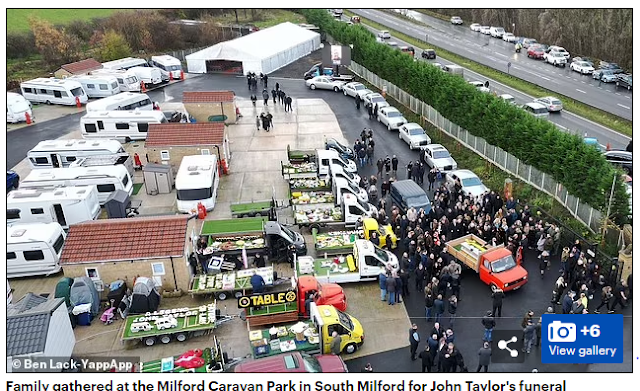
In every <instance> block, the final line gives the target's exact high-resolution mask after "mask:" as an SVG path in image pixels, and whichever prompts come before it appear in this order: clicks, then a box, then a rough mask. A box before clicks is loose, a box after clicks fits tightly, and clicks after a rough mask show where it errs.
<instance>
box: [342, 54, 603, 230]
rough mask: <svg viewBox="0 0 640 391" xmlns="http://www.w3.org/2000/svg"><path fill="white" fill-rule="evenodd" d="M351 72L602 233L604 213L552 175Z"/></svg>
mask: <svg viewBox="0 0 640 391" xmlns="http://www.w3.org/2000/svg"><path fill="white" fill-rule="evenodd" d="M351 70H352V71H353V72H354V73H355V74H357V75H358V76H360V77H361V78H363V79H365V80H367V81H368V82H369V83H371V84H373V85H374V86H376V87H378V88H379V89H381V90H385V89H386V91H387V94H389V95H391V96H392V97H393V98H394V99H396V100H397V101H398V102H400V103H402V104H403V105H404V106H406V107H407V108H409V109H410V110H411V111H413V112H414V113H416V114H418V115H420V116H422V118H424V119H425V120H427V121H428V122H429V123H431V124H432V125H433V126H435V127H436V128H438V129H440V130H442V131H443V132H446V133H447V134H448V135H449V136H451V137H453V138H454V139H456V140H457V141H458V142H460V143H461V144H463V145H464V146H465V147H467V148H469V149H471V150H473V151H474V152H475V153H477V154H478V155H480V156H482V157H483V158H484V159H486V160H488V161H489V162H491V163H493V164H494V165H496V166H498V167H500V169H502V170H503V171H506V172H508V173H509V174H511V175H513V176H515V177H517V178H519V179H521V180H522V181H524V182H526V183H528V184H530V185H531V186H533V187H535V188H536V189H538V190H540V191H543V192H545V193H546V194H548V195H550V196H552V197H554V198H555V199H556V200H557V201H558V202H559V203H560V204H562V205H563V206H564V207H565V208H566V209H567V210H568V211H569V213H571V215H573V216H574V217H575V218H576V219H578V220H580V221H581V222H582V223H583V224H585V225H586V226H587V227H589V229H590V230H591V231H593V232H598V231H599V230H600V228H601V220H602V213H601V212H600V211H599V210H597V209H594V208H592V207H591V206H589V205H587V204H586V203H584V202H582V201H581V200H580V199H579V198H578V197H575V196H573V195H571V194H569V193H568V192H567V190H566V189H565V187H564V186H563V185H562V184H561V183H558V182H556V181H555V180H554V179H553V177H551V176H550V175H548V174H546V173H544V172H542V171H540V170H538V169H536V168H534V167H532V166H530V165H528V164H525V163H523V162H521V161H520V159H518V158H516V157H515V156H513V155H511V154H509V153H507V152H506V151H504V150H503V149H501V148H499V147H496V146H494V145H491V144H489V143H488V142H486V141H485V140H484V139H483V138H480V137H476V136H474V135H472V134H471V133H469V132H468V131H467V130H465V129H463V128H461V127H460V126H458V125H456V124H454V123H453V122H451V121H449V120H448V119H446V118H444V117H443V116H442V115H440V113H438V112H437V111H436V110H435V109H434V108H433V107H431V106H429V105H428V104H426V103H424V102H422V101H420V100H418V99H416V98H415V97H413V96H411V95H409V94H408V93H406V92H405V91H403V90H402V89H400V88H398V87H397V86H395V85H393V84H391V83H389V82H388V81H386V80H384V79H382V78H380V77H379V76H378V75H376V74H374V73H372V72H370V71H369V70H368V69H366V68H364V67H363V66H361V65H360V64H357V63H355V62H351Z"/></svg>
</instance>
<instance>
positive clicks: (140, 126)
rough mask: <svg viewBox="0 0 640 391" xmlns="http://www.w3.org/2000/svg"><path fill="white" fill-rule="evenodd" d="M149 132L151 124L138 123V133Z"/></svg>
mask: <svg viewBox="0 0 640 391" xmlns="http://www.w3.org/2000/svg"><path fill="white" fill-rule="evenodd" d="M147 130H149V124H148V123H146V122H138V132H146V131H147Z"/></svg>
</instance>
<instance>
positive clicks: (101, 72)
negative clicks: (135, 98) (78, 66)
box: [88, 69, 140, 92]
mask: <svg viewBox="0 0 640 391" xmlns="http://www.w3.org/2000/svg"><path fill="white" fill-rule="evenodd" d="M88 75H98V76H113V77H115V78H116V80H117V81H118V87H119V88H120V92H139V91H140V79H138V76H136V74H135V73H133V72H129V71H125V70H123V69H117V70H114V69H96V70H95V71H91V72H89V73H88Z"/></svg>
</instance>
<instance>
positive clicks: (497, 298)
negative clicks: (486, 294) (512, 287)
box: [491, 288, 504, 318]
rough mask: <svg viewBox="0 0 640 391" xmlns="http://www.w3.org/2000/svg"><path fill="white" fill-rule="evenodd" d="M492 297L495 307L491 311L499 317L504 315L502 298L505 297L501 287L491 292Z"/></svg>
mask: <svg viewBox="0 0 640 391" xmlns="http://www.w3.org/2000/svg"><path fill="white" fill-rule="evenodd" d="M491 298H492V299H493V309H492V310H491V313H492V314H493V315H494V316H497V317H498V318H501V317H502V299H504V291H503V290H502V289H500V288H496V290H495V291H493V293H492V294H491Z"/></svg>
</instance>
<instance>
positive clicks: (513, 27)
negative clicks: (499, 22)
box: [511, 23, 516, 35]
mask: <svg viewBox="0 0 640 391" xmlns="http://www.w3.org/2000/svg"><path fill="white" fill-rule="evenodd" d="M511 28H512V29H513V35H516V24H515V23H511Z"/></svg>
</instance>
